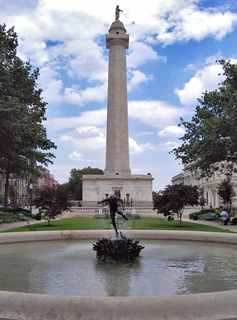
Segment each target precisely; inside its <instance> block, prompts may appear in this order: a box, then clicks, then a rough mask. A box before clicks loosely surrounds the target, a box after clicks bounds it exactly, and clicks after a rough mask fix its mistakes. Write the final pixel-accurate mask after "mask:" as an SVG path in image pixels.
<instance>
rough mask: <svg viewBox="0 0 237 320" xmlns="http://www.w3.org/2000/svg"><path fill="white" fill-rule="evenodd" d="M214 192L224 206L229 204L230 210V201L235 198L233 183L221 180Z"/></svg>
mask: <svg viewBox="0 0 237 320" xmlns="http://www.w3.org/2000/svg"><path fill="white" fill-rule="evenodd" d="M216 191H217V194H218V195H219V197H220V198H221V200H222V201H223V203H224V204H228V203H229V204H230V209H231V201H232V199H233V198H234V197H235V196H236V193H235V189H234V186H233V183H232V182H230V181H229V180H223V181H221V183H219V184H218V186H217V188H216Z"/></svg>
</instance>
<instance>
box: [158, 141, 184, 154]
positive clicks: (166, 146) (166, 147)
mask: <svg viewBox="0 0 237 320" xmlns="http://www.w3.org/2000/svg"><path fill="white" fill-rule="evenodd" d="M179 146H180V143H177V142H174V141H168V142H165V143H160V144H159V145H158V146H157V149H158V150H159V151H168V152H169V151H171V150H173V149H174V148H177V147H179Z"/></svg>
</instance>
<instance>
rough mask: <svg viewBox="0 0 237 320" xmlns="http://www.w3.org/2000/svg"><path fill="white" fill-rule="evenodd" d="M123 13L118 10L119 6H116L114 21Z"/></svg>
mask: <svg viewBox="0 0 237 320" xmlns="http://www.w3.org/2000/svg"><path fill="white" fill-rule="evenodd" d="M120 11H121V12H123V10H121V9H119V6H116V9H115V20H119V13H120Z"/></svg>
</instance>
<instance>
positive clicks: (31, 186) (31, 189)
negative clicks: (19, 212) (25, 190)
mask: <svg viewBox="0 0 237 320" xmlns="http://www.w3.org/2000/svg"><path fill="white" fill-rule="evenodd" d="M29 189H30V215H32V191H33V184H32V183H30V185H29Z"/></svg>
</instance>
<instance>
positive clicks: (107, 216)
mask: <svg viewBox="0 0 237 320" xmlns="http://www.w3.org/2000/svg"><path fill="white" fill-rule="evenodd" d="M93 218H94V219H110V215H109V214H108V213H104V214H95V215H94V216H93Z"/></svg>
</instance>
